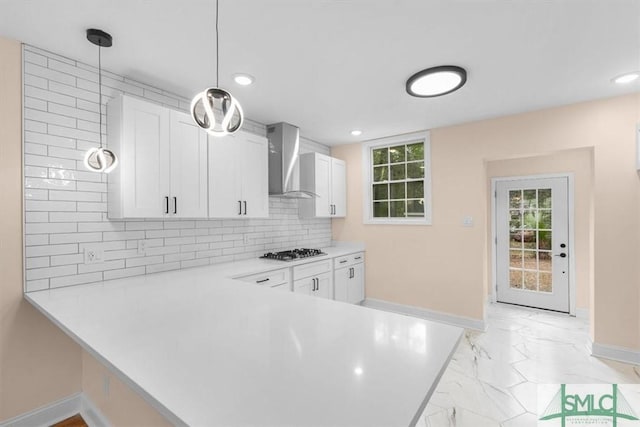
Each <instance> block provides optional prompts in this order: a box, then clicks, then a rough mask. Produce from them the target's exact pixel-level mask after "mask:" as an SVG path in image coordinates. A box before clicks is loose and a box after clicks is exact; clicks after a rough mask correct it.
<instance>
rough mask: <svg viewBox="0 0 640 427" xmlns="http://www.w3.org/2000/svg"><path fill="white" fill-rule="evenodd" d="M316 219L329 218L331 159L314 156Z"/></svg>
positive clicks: (318, 155)
mask: <svg viewBox="0 0 640 427" xmlns="http://www.w3.org/2000/svg"><path fill="white" fill-rule="evenodd" d="M315 166H316V170H315V193H316V194H317V195H318V197H317V198H316V199H315V200H314V201H315V205H316V217H321V218H326V217H330V216H331V211H332V210H331V204H332V203H331V157H329V156H325V155H323V154H316V161H315Z"/></svg>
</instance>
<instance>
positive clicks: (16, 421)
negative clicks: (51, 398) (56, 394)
mask: <svg viewBox="0 0 640 427" xmlns="http://www.w3.org/2000/svg"><path fill="white" fill-rule="evenodd" d="M76 414H80V415H82V418H83V419H84V421H85V422H86V423H87V425H89V427H109V422H108V421H107V420H106V418H105V417H104V416H103V415H102V414H101V413H100V411H98V409H96V407H95V405H94V404H93V403H92V402H91V401H90V400H89V399H88V398H87V396H86V395H85V394H84V393H76V394H73V395H71V396H69V397H66V398H64V399H61V400H58V401H56V402H52V403H50V404H48V405H45V406H42V407H40V408H37V409H34V410H33V411H29V412H26V413H24V414H21V415H18V416H17V417H14V418H11V419H9V420H6V421H4V422H1V423H0V427H47V426H50V425H52V424H55V423H58V422H60V421H62V420H65V419H67V418H69V417H72V416H74V415H76Z"/></svg>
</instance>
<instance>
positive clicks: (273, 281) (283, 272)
mask: <svg viewBox="0 0 640 427" xmlns="http://www.w3.org/2000/svg"><path fill="white" fill-rule="evenodd" d="M236 279H238V280H242V281H243V282H251V283H257V284H259V285H268V286H277V285H282V284H285V283H286V284H289V269H288V268H281V269H280V270H272V271H267V272H264V273H258V274H252V275H249V276H242V277H236Z"/></svg>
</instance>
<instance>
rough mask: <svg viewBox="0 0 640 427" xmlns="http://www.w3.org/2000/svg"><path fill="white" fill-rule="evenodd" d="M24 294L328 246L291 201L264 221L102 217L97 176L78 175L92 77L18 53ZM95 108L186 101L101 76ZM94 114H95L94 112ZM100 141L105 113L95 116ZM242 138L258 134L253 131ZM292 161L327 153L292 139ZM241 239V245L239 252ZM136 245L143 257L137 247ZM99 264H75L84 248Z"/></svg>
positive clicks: (67, 63) (321, 225)
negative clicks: (123, 96) (119, 100)
mask: <svg viewBox="0 0 640 427" xmlns="http://www.w3.org/2000/svg"><path fill="white" fill-rule="evenodd" d="M24 61H25V64H24V80H23V82H24V95H25V103H24V106H23V108H24V117H25V120H24V140H25V167H24V173H25V222H26V225H25V233H26V236H25V244H26V245H27V247H26V251H25V252H26V266H27V269H28V276H27V280H26V289H27V290H28V291H31V290H40V289H47V288H49V287H52V288H53V287H59V286H70V285H76V284H82V283H91V282H95V281H100V280H110V279H116V278H122V277H130V276H137V275H142V274H151V273H156V272H159V271H167V270H175V269H179V268H189V267H195V266H199V265H208V264H217V263H220V262H229V261H233V260H239V259H246V258H252V257H255V256H258V255H260V254H262V253H264V252H266V251H274V250H282V249H287V248H291V247H300V246H306V247H313V246H316V247H321V246H328V245H329V244H330V242H331V221H330V220H329V219H319V220H313V219H311V220H302V219H299V218H298V214H297V201H295V200H285V199H278V198H272V199H271V200H270V215H271V216H270V218H265V219H245V220H243V219H229V220H220V219H197V220H183V219H145V220H125V221H122V220H118V221H110V220H109V219H108V218H107V213H106V212H107V176H106V175H105V174H97V173H93V172H89V171H87V170H86V169H85V168H84V165H83V157H84V153H85V152H86V150H88V149H89V148H91V147H97V146H98V145H99V141H100V135H99V129H98V127H99V121H100V115H99V105H98V96H97V92H98V86H97V81H98V78H97V70H96V68H95V67H94V66H93V65H87V64H82V63H77V62H76V61H74V60H72V59H69V58H64V57H61V56H58V55H55V54H52V53H50V52H46V51H44V50H41V49H38V48H35V47H32V46H25V47H24ZM104 76H105V77H104V79H103V94H104V95H105V96H104V99H103V101H104V103H105V105H106V103H107V102H108V100H109V99H110V98H112V97H114V96H115V95H117V93H119V92H124V93H128V94H133V95H135V96H139V97H144V98H147V99H148V100H150V101H153V102H159V103H161V104H163V105H165V106H170V107H174V108H179V109H182V110H187V109H188V108H189V105H190V100H189V99H186V98H182V97H180V96H177V95H174V94H171V93H169V92H166V91H163V90H161V89H158V88H154V87H152V86H149V85H145V84H143V83H140V82H136V81H135V80H132V79H129V78H124V77H122V76H118V75H115V74H112V73H109V72H105V73H104ZM103 112H104V111H103ZM102 118H103V129H102V132H103V134H105V132H106V128H105V126H106V114H105V115H103V117H102ZM243 127H244V129H245V130H247V131H249V132H254V133H256V134H259V135H263V136H264V135H266V127H265V126H264V125H263V124H260V123H257V122H253V121H251V120H246V121H245V123H244V125H243ZM301 145H302V146H301V152H308V151H319V152H322V153H325V154H328V153H329V149H328V147H325V146H323V145H321V144H318V143H315V142H313V141H310V140H307V139H304V138H301ZM244 236H247V237H248V239H249V242H250V244H248V245H245V244H244V241H245V240H244ZM143 239H144V240H145V243H146V249H145V252H144V256H142V255H141V254H140V253H138V241H139V240H143ZM96 247H100V248H101V249H102V250H103V251H104V260H103V262H100V263H95V264H84V251H85V249H86V248H96Z"/></svg>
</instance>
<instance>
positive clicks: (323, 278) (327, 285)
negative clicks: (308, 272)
mask: <svg viewBox="0 0 640 427" xmlns="http://www.w3.org/2000/svg"><path fill="white" fill-rule="evenodd" d="M316 279H317V281H316V284H317V286H316V287H317V289H316V290H315V292H314V293H313V295H315V296H317V297H320V298H327V299H333V280H332V279H331V273H323V274H320V275H318V276H316Z"/></svg>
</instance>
